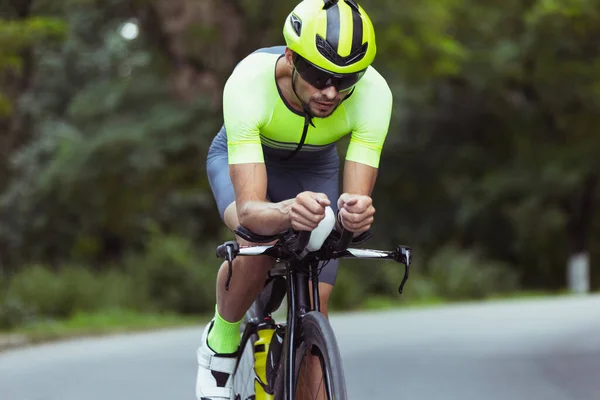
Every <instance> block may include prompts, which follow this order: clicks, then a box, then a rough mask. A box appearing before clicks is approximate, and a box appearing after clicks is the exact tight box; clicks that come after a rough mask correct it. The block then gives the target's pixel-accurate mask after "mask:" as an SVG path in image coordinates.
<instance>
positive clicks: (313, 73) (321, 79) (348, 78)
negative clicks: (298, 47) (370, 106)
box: [294, 54, 365, 92]
mask: <svg viewBox="0 0 600 400" xmlns="http://www.w3.org/2000/svg"><path fill="white" fill-rule="evenodd" d="M294 66H295V67H296V70H297V71H298V73H299V74H300V76H301V77H302V79H304V80H305V81H306V82H308V83H309V84H310V85H311V86H313V87H314V88H316V89H319V90H321V89H324V88H326V87H329V86H334V87H335V88H336V89H337V90H338V91H339V92H341V91H345V90H348V89H350V88H352V87H353V86H354V85H356V83H357V82H358V81H359V80H360V78H362V76H363V75H364V74H365V71H360V72H355V73H352V74H343V75H342V74H338V75H336V74H331V73H329V72H327V71H324V70H322V69H319V68H317V67H315V66H314V65H313V64H311V63H310V62H308V61H307V60H305V59H304V58H303V57H301V56H299V55H297V54H296V56H295V57H294Z"/></svg>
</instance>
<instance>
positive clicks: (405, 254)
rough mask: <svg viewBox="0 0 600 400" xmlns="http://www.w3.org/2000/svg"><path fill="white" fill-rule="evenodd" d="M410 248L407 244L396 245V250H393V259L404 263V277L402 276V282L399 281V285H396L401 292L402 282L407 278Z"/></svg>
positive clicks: (402, 288)
mask: <svg viewBox="0 0 600 400" xmlns="http://www.w3.org/2000/svg"><path fill="white" fill-rule="evenodd" d="M411 255H412V250H411V249H410V247H407V246H397V247H396V251H394V260H395V261H397V262H399V263H401V264H404V277H403V278H402V282H401V283H400V287H398V293H400V294H402V291H403V290H404V284H405V283H406V281H407V280H408V273H409V269H410V262H411Z"/></svg>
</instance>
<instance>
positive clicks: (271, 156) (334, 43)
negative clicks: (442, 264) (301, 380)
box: [196, 0, 392, 400]
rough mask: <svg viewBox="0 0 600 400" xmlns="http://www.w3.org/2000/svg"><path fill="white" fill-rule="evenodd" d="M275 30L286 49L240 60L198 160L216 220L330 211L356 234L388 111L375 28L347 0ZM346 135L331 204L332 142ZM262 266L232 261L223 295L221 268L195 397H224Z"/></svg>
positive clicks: (290, 220) (325, 273) (258, 222)
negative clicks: (216, 127) (218, 122)
mask: <svg viewBox="0 0 600 400" xmlns="http://www.w3.org/2000/svg"><path fill="white" fill-rule="evenodd" d="M283 34H284V37H285V43H286V46H277V47H270V48H263V49H259V50H257V51H255V52H254V53H252V54H250V55H248V56H247V57H246V58H244V59H243V60H242V61H240V63H239V64H238V65H237V66H236V68H235V69H234V71H233V72H232V74H231V76H230V77H229V79H228V80H227V82H226V84H225V87H224V91H223V115H224V125H223V128H221V130H220V131H219V133H218V134H217V135H216V136H215V138H214V139H213V141H212V143H211V146H210V149H209V151H208V156H207V162H206V168H207V174H208V178H209V182H210V186H211V189H212V192H213V195H214V197H215V200H216V203H217V206H218V210H219V213H220V215H221V218H222V219H223V221H224V222H225V224H226V225H227V227H228V228H229V229H232V230H233V229H235V228H236V227H237V226H239V225H243V226H245V227H246V228H248V229H249V230H251V231H253V232H255V233H258V234H262V235H273V234H276V233H279V232H282V231H284V230H286V229H288V228H290V227H291V228H293V229H296V230H307V231H312V230H313V229H314V228H315V227H316V226H317V225H318V223H319V222H320V221H321V220H322V219H323V218H324V216H325V207H326V206H331V208H332V209H333V210H334V212H336V215H337V227H338V229H340V225H341V227H344V228H346V229H348V230H350V231H352V232H355V234H359V233H361V232H364V231H366V230H368V229H369V228H370V226H371V223H372V222H373V216H374V213H375V209H374V207H373V204H372V200H371V197H370V196H371V191H372V189H373V186H374V184H375V180H376V177H377V169H378V167H379V158H380V153H381V150H382V147H383V144H384V141H385V138H386V135H387V131H388V127H389V123H390V118H391V109H392V93H391V90H390V88H389V86H388V84H387V83H386V81H385V79H384V78H383V77H382V76H381V75H380V74H379V73H378V72H377V71H376V70H375V69H374V68H373V67H372V66H371V63H372V62H373V60H374V58H375V53H376V45H375V32H374V28H373V25H372V23H371V20H370V19H369V17H368V15H367V14H366V12H365V10H364V9H363V8H362V7H361V6H359V5H358V4H357V3H356V2H355V1H354V0H325V1H324V0H303V1H302V2H300V3H299V4H298V5H297V6H296V7H295V8H294V9H293V11H292V12H291V13H290V14H289V15H288V17H287V19H286V20H285V24H284V28H283ZM346 135H350V142H349V145H348V150H347V153H346V156H345V164H344V171H343V186H342V188H343V191H342V195H340V196H338V175H339V159H338V154H337V149H336V142H337V141H338V140H339V139H341V138H342V137H344V136H346ZM238 241H239V242H240V243H241V244H246V245H247V244H249V243H246V242H244V241H242V240H241V239H240V238H238ZM272 266H273V261H272V260H270V259H269V258H268V257H266V256H265V257H248V258H244V257H240V258H237V259H235V260H234V266H233V268H234V273H233V277H232V279H231V282H230V287H229V290H226V289H225V287H224V286H225V281H226V278H227V272H228V269H227V264H226V263H224V264H223V265H221V269H220V270H219V274H218V278H217V299H216V300H217V301H216V306H215V316H214V318H213V320H212V321H211V322H210V323H209V324H208V325H207V327H206V328H205V330H204V333H203V335H202V338H201V344H200V346H199V348H198V350H197V358H198V376H197V382H196V396H197V398H198V399H199V400H205V399H206V400H208V399H229V398H230V397H231V395H232V393H231V391H232V389H231V386H232V384H231V374H232V372H233V368H234V364H235V356H236V355H237V351H238V346H239V343H240V331H239V327H240V323H241V320H242V319H243V316H244V314H245V313H246V311H247V310H248V309H249V307H250V306H251V304H252V302H253V301H254V300H255V298H256V296H257V295H258V293H259V292H260V290H261V289H262V287H263V285H264V282H265V278H266V274H267V271H268V269H269V268H270V267H272ZM337 269H338V263H337V262H335V261H331V262H329V263H328V264H327V265H326V266H325V268H324V269H323V270H322V272H321V274H320V277H319V279H320V284H319V285H320V286H319V290H320V295H321V299H320V301H321V308H322V312H323V313H324V314H325V315H326V316H327V302H328V299H329V297H330V294H331V292H332V289H333V285H334V283H335V280H336V274H337Z"/></svg>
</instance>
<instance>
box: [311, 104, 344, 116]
mask: <svg viewBox="0 0 600 400" xmlns="http://www.w3.org/2000/svg"><path fill="white" fill-rule="evenodd" d="M337 106H338V104H334V105H331V106H323V105H320V104H318V103H312V104H311V107H310V111H311V113H312V114H313V115H314V116H315V117H317V118H326V117H329V116H330V115H331V114H333V112H334V111H335V110H336V108H337Z"/></svg>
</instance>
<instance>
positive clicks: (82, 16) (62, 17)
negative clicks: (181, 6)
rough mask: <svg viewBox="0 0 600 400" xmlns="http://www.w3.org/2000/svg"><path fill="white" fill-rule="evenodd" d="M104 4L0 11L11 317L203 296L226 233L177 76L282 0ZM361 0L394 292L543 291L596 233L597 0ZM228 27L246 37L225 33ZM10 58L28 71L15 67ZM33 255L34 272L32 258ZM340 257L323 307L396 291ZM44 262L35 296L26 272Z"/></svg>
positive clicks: (381, 233) (599, 221) (208, 120)
mask: <svg viewBox="0 0 600 400" xmlns="http://www.w3.org/2000/svg"><path fill="white" fill-rule="evenodd" d="M99 4H100V3H98V2H95V1H88V0H72V1H69V2H66V3H60V4H59V3H56V2H49V1H40V2H35V4H34V5H32V6H31V8H30V9H29V10H28V13H27V15H26V17H18V15H17V13H16V12H12V13H10V12H9V13H8V14H7V18H8V20H7V21H3V23H2V24H0V48H1V49H2V52H1V53H0V71H2V73H3V75H2V81H1V82H0V84H2V85H3V86H2V88H1V89H2V90H4V91H5V92H6V91H7V89H11V91H10V95H8V94H6V93H5V96H4V97H2V96H0V115H6V113H7V112H9V110H11V109H12V110H13V111H17V112H13V115H18V116H19V119H18V121H17V120H15V121H17V122H19V124H18V125H19V127H20V129H22V131H23V135H22V136H23V137H24V138H28V139H27V140H26V141H25V144H24V145H23V146H21V147H19V146H13V147H11V146H8V145H4V142H2V143H0V146H2V147H1V148H0V150H2V151H3V152H2V153H0V154H2V156H1V157H3V159H2V160H0V161H2V163H1V164H2V165H10V167H11V171H10V173H11V174H12V175H11V176H10V180H9V184H8V186H6V187H2V188H0V263H1V268H2V270H1V272H2V273H3V274H4V275H5V276H7V275H10V276H13V277H14V279H16V280H15V281H14V282H15V283H14V285H16V286H15V287H16V288H18V290H17V289H13V290H12V291H11V292H10V293H8V294H6V295H5V301H4V302H3V306H2V308H1V310H2V311H0V314H2V315H3V317H2V318H3V319H4V320H5V321H17V320H25V319H27V318H30V316H31V315H32V314H31V313H35V312H37V313H43V314H48V315H53V316H60V315H62V316H65V315H71V314H72V313H73V312H76V310H77V309H88V308H91V309H93V308H94V307H96V304H100V305H99V306H98V307H127V308H134V309H140V310H142V309H152V310H161V309H169V310H176V311H177V312H202V311H203V310H207V308H206V307H209V308H210V307H212V302H213V301H214V299H213V296H214V276H215V274H216V269H217V266H218V265H217V264H216V263H215V266H214V268H212V264H213V263H212V262H211V263H210V264H211V267H210V268H206V267H205V268H200V266H203V265H204V264H203V263H202V261H206V260H210V259H212V258H213V257H212V246H213V245H214V244H216V242H218V241H220V240H221V239H229V236H225V235H226V234H227V233H221V232H224V228H223V224H222V222H221V221H220V218H219V216H218V214H217V212H216V207H215V205H214V201H213V199H212V194H211V192H210V188H209V185H208V182H207V178H206V171H205V168H204V165H205V156H206V152H207V150H208V146H209V145H210V142H211V140H212V138H213V136H214V134H215V133H216V132H217V130H218V129H219V128H220V125H221V122H222V119H221V118H222V117H221V114H220V112H219V110H218V109H215V108H214V107H213V105H214V103H215V99H214V98H208V97H209V96H205V95H198V96H197V97H196V98H194V99H192V100H190V101H186V102H182V101H181V100H178V98H177V96H174V90H173V82H174V81H176V79H174V75H177V74H191V75H194V74H196V75H194V76H195V77H196V78H197V80H203V82H204V80H206V81H209V80H210V79H214V82H213V83H214V84H218V85H220V84H221V83H222V80H223V79H224V78H226V77H227V76H228V74H229V73H230V71H231V68H232V67H233V64H232V63H234V62H235V61H237V60H239V59H240V58H241V57H243V56H245V55H246V54H248V53H250V52H251V51H253V50H255V49H256V48H257V47H260V46H271V45H278V44H282V43H283V38H282V35H281V29H282V24H283V23H284V20H285V16H286V15H287V13H288V12H289V10H290V9H291V8H292V7H293V5H294V4H295V3H294V2H292V1H283V2H277V3H276V4H275V3H272V2H267V1H264V0H260V1H255V2H249V1H242V2H238V3H236V5H235V6H232V7H229V8H227V7H223V8H219V9H215V10H207V11H211V12H210V13H209V12H206V13H202V18H206V19H202V18H200V17H198V18H199V19H198V20H194V21H193V23H190V24H189V26H188V25H185V26H184V25H183V24H185V23H187V22H186V21H187V19H186V21H183V20H181V21H180V20H178V19H176V18H171V19H170V18H169V17H168V16H165V15H160V14H158V13H157V10H159V8H158V7H157V5H156V4H157V3H155V2H153V1H147V2H146V1H145V2H133V1H124V2H123V1H121V2H117V1H111V2H109V3H106V4H104V3H103V6H102V7H100V6H99ZM170 4H173V3H170ZM362 5H363V6H364V7H365V9H366V10H367V11H368V12H369V14H370V15H371V17H372V20H373V22H374V24H375V26H376V29H377V39H378V42H377V48H378V56H377V59H376V62H375V67H376V68H377V69H378V70H379V71H380V72H381V73H382V74H383V75H384V76H385V78H386V79H387V81H388V82H389V84H390V86H391V88H392V90H393V93H394V99H395V101H394V114H393V119H392V123H391V126H390V132H389V134H388V137H387V140H386V145H385V147H384V150H383V154H382V158H381V164H380V171H379V174H378V179H377V185H376V187H375V192H374V196H373V197H374V199H375V205H376V207H377V214H376V219H375V224H374V226H373V229H374V233H375V237H374V239H373V240H372V241H371V242H370V245H372V247H376V248H386V247H388V246H393V245H396V244H398V243H405V244H409V245H411V246H413V247H414V248H417V249H418V250H416V255H417V260H419V261H417V262H416V264H415V267H414V268H413V272H412V273H411V280H409V283H408V287H407V291H406V293H407V294H406V297H407V298H409V297H410V296H414V297H413V299H419V298H429V297H431V298H438V297H440V296H443V297H448V298H460V299H462V298H469V297H471V298H482V297H486V296H487V295H489V294H494V293H504V292H506V291H510V290H513V289H516V288H522V289H531V288H534V289H558V288H563V287H564V286H565V273H564V269H565V265H566V262H567V259H568V257H569V255H570V254H572V253H574V252H578V251H585V250H589V251H590V254H591V256H592V264H593V265H594V264H595V263H597V258H598V254H597V253H598V250H597V249H598V248H600V246H599V244H600V235H599V233H600V217H599V216H598V212H597V210H596V207H595V206H596V204H597V198H598V172H597V171H598V167H599V165H598V160H600V150H599V149H600V136H598V135H597V134H595V125H596V119H597V112H596V111H597V109H598V105H599V103H600V68H598V67H599V66H600V52H599V47H598V46H597V44H596V39H595V38H597V37H598V36H599V35H598V34H599V33H600V3H599V2H597V1H592V0H565V1H552V0H531V1H525V2H523V1H518V0H509V1H496V0H491V1H487V2H478V1H474V0H443V1H440V0H426V1H421V2H411V1H399V2H398V1H391V0H373V1H372V2H370V3H364V4H362ZM174 7H175V6H174ZM2 11H3V12H4V9H3V10H2ZM267 11H268V12H267ZM219 13H224V14H223V15H218V14H219ZM225 13H226V14H225ZM266 16H269V18H266ZM220 17H222V18H223V20H225V21H228V28H230V29H228V30H227V31H225V30H223V28H222V27H221V26H220V25H219V24H217V23H215V21H217V20H219V18H220ZM192 18H195V17H192ZM211 18H213V19H214V20H212V19H211ZM126 21H137V22H138V23H139V27H140V35H139V36H138V37H137V38H136V39H135V40H125V39H124V38H123V37H121V35H120V34H119V29H120V27H121V26H122V24H123V23H125V22H126ZM178 24H182V25H178ZM236 32H243V35H242V36H243V41H241V42H239V43H233V42H232V40H233V39H232V38H235V37H236ZM182 46H183V47H185V48H180V47H182ZM184 50H185V51H184ZM175 53H177V54H179V56H177V55H176V54H175ZM181 54H187V55H190V57H191V58H192V59H193V60H185V56H180V55H181ZM24 55H27V56H28V57H30V59H29V58H28V59H26V58H23V56H24ZM217 55H218V57H217ZM213 56H214V57H213ZM182 57H183V59H182ZM25 60H29V61H31V62H32V64H33V67H34V68H24V67H23V66H24V65H26V63H25ZM186 61H189V62H190V64H186ZM182 71H184V72H182ZM19 74H21V76H22V77H23V78H28V79H24V80H23V82H24V83H21V84H20V85H13V84H12V83H13V82H12V78H13V77H15V76H19ZM211 74H212V75H211ZM211 77H212V78H211ZM189 82H192V80H190V81H189ZM215 82H216V83H215ZM9 84H10V85H9ZM7 93H8V92H7ZM217 103H218V102H217ZM24 140H25V139H24ZM346 144H347V140H346V141H345V142H342V144H341V145H340V146H339V150H340V153H341V154H342V155H343V154H344V151H343V150H344V146H345V145H346ZM13 148H14V149H15V150H12V149H13ZM7 149H10V151H8V150H7ZM155 232H165V234H164V235H157V234H156V233H155ZM184 238H185V239H184ZM205 246H206V247H205ZM204 254H210V256H206V259H204V258H203V255H204ZM208 257H210V258H208ZM35 264H38V265H44V267H43V268H45V269H42V268H41V267H40V268H33V267H25V266H26V265H35ZM69 265H71V266H73V265H86V266H87V267H85V268H83V267H77V268H75V267H68V266H69ZM343 265H344V266H342V268H341V271H340V275H339V278H338V282H337V286H336V290H335V291H334V295H333V296H334V298H333V300H332V301H333V303H334V306H335V307H338V308H341V307H359V306H361V305H362V304H364V303H365V298H368V297H371V296H381V295H388V294H390V295H393V294H395V293H396V290H397V283H399V281H400V279H401V272H402V271H401V270H400V269H398V268H396V267H395V266H394V267H389V266H384V265H371V264H366V263H358V262H356V263H353V262H349V263H346V262H344V263H343ZM346 266H347V267H346ZM597 270H598V269H593V271H594V275H593V279H594V281H593V282H594V287H595V288H597V287H599V286H598V285H599V282H600V275H598V274H597V273H596V271H597ZM49 271H54V272H52V273H51V272H49ZM75 271H76V272H75ZM515 271H519V273H518V274H516V273H515ZM22 274H27V275H29V276H27V277H24V276H25V275H22ZM57 276H59V277H60V279H59V278H57ZM45 280H48V282H49V283H48V285H46V286H45V287H44V288H43V289H40V290H39V294H38V293H37V290H33V289H31V287H30V286H29V285H32V283H31V282H36V283H35V284H36V285H41V284H42V282H45ZM57 280H60V282H71V284H70V285H71V286H69V288H68V289H65V288H64V287H62V286H61V285H65V284H63V283H57V282H58V281H57ZM75 281H77V282H83V284H82V286H83V285H85V287H86V290H81V291H78V289H75V288H73V285H74V284H73V282H75ZM98 282H103V283H102V284H98ZM59 288H61V290H65V291H67V292H69V294H61V293H62V292H61V290H59ZM15 290H16V292H18V296H17V295H15V294H14V293H16V292H15ZM89 293H95V294H94V295H90V294H89ZM92 298H93V300H92ZM46 303H54V304H55V305H51V304H46ZM52 307H55V308H54V309H52ZM145 307H147V308H145ZM10 323H12V324H14V323H15V322H10Z"/></svg>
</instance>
